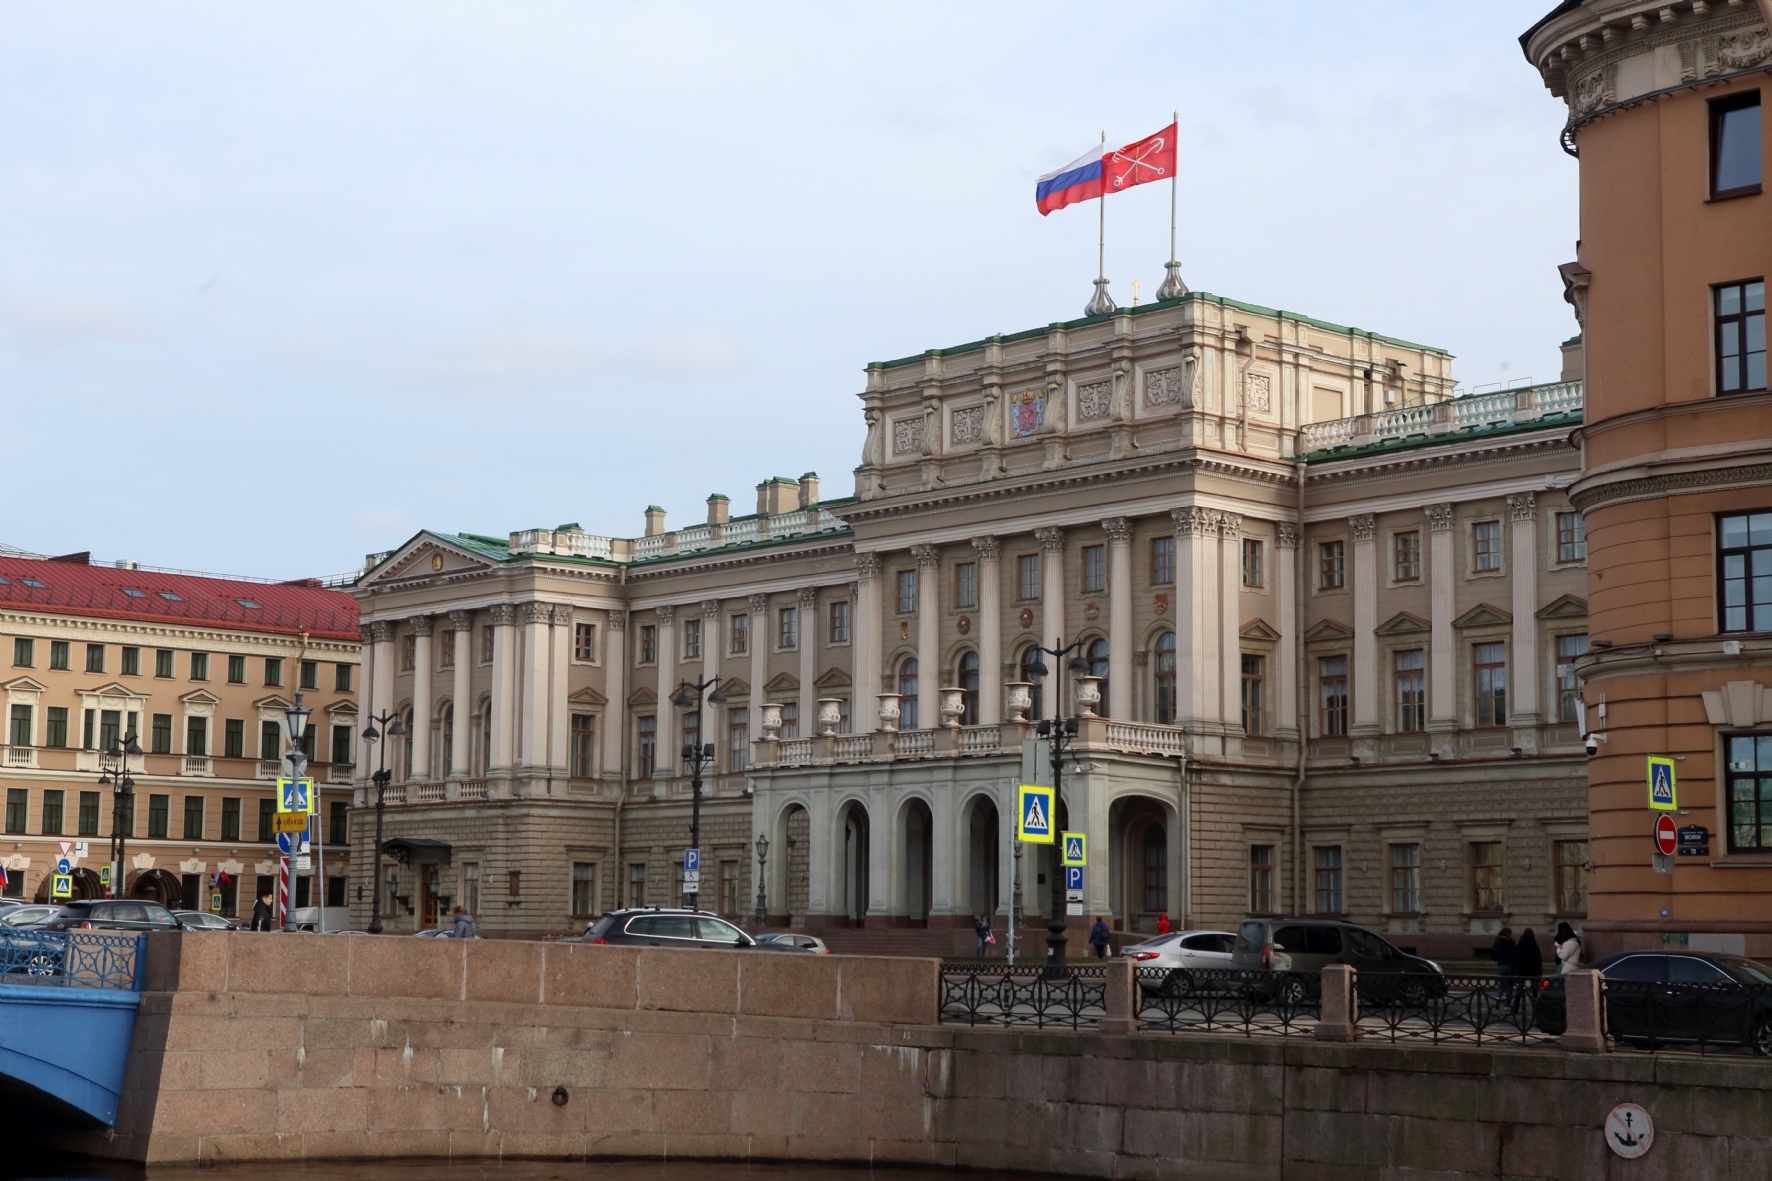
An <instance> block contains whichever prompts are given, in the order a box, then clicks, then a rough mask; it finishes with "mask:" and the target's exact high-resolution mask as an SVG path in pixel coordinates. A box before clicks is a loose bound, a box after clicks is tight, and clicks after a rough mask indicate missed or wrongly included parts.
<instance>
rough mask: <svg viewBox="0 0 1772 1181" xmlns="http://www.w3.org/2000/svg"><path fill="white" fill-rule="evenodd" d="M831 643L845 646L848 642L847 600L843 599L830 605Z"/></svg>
mask: <svg viewBox="0 0 1772 1181" xmlns="http://www.w3.org/2000/svg"><path fill="white" fill-rule="evenodd" d="M830 611H831V643H833V644H847V643H848V642H849V600H848V599H843V600H841V601H839V602H835V603H832V604H831V607H830Z"/></svg>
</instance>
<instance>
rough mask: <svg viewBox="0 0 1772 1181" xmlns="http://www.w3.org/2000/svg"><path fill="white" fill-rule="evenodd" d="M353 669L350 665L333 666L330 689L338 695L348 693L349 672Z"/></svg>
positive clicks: (349, 684)
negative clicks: (338, 693) (334, 690)
mask: <svg viewBox="0 0 1772 1181" xmlns="http://www.w3.org/2000/svg"><path fill="white" fill-rule="evenodd" d="M355 667H356V666H355V665H351V664H335V665H333V666H332V687H333V688H334V689H336V690H338V691H339V692H340V693H349V692H350V691H351V670H352V669H353V668H355Z"/></svg>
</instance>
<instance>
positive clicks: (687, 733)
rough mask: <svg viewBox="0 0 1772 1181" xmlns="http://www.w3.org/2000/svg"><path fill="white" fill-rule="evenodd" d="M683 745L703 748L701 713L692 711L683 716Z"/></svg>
mask: <svg viewBox="0 0 1772 1181" xmlns="http://www.w3.org/2000/svg"><path fill="white" fill-rule="evenodd" d="M683 745H684V746H693V747H697V748H699V747H700V746H701V711H700V710H699V709H692V710H690V711H689V712H688V713H686V714H684V715H683Z"/></svg>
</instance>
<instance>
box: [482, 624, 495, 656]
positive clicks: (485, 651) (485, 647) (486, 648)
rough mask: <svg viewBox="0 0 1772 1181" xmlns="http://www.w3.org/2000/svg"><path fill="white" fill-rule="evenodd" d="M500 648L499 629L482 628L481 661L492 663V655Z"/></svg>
mask: <svg viewBox="0 0 1772 1181" xmlns="http://www.w3.org/2000/svg"><path fill="white" fill-rule="evenodd" d="M497 650H498V629H497V628H492V627H483V628H481V629H480V663H481V664H491V663H492V656H493V653H495V652H496V651H497Z"/></svg>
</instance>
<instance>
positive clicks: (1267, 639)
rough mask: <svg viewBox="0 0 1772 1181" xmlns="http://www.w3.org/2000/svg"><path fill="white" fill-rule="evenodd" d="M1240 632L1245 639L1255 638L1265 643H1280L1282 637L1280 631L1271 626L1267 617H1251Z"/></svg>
mask: <svg viewBox="0 0 1772 1181" xmlns="http://www.w3.org/2000/svg"><path fill="white" fill-rule="evenodd" d="M1238 634H1239V635H1241V636H1242V637H1243V638H1244V639H1245V640H1255V641H1257V642H1259V643H1263V644H1274V643H1278V642H1279V639H1280V633H1279V632H1277V631H1275V630H1274V629H1273V628H1272V627H1270V626H1269V625H1268V622H1267V621H1266V620H1265V619H1251V620H1250V621H1249V622H1248V623H1245V624H1244V625H1243V630H1242V631H1241V632H1239V633H1238Z"/></svg>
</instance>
